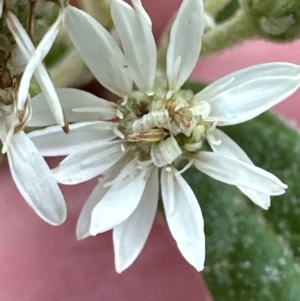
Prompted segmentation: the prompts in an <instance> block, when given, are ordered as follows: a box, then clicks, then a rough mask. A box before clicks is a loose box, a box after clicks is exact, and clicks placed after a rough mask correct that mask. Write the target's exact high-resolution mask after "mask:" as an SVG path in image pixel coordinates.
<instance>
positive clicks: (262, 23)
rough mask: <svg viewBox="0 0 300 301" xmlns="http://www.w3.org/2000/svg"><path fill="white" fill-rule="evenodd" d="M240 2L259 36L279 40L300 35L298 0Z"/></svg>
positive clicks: (299, 2)
mask: <svg viewBox="0 0 300 301" xmlns="http://www.w3.org/2000/svg"><path fill="white" fill-rule="evenodd" d="M240 4H241V6H242V8H243V9H244V10H245V11H246V12H247V13H248V14H249V15H250V16H251V18H252V19H253V23H254V25H255V27H256V30H257V34H258V35H260V36H261V37H263V38H266V39H270V40H275V41H281V42H285V41H291V40H295V39H297V38H299V37H300V1H299V0H264V1H261V0H240Z"/></svg>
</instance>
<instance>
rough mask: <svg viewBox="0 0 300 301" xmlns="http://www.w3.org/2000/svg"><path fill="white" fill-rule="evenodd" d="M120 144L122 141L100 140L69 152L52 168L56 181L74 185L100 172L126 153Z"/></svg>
mask: <svg viewBox="0 0 300 301" xmlns="http://www.w3.org/2000/svg"><path fill="white" fill-rule="evenodd" d="M121 144H122V141H113V142H100V143H99V144H96V145H93V146H91V147H88V148H86V149H81V150H79V151H77V152H74V153H71V155H69V156H67V157H66V158H65V159H64V160H63V161H62V162H61V163H60V164H59V165H58V166H57V167H56V168H55V169H53V170H52V171H53V175H54V177H55V179H56V181H57V182H59V183H62V184H66V185H74V184H78V183H82V182H85V181H88V180H90V179H92V178H94V177H96V176H98V175H100V174H102V173H103V172H105V171H106V170H108V169H109V168H111V167H112V166H113V165H115V164H116V163H117V162H118V161H119V160H120V159H121V158H122V157H124V155H125V154H126V152H123V151H122V150H121Z"/></svg>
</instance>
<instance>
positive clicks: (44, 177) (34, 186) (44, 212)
mask: <svg viewBox="0 0 300 301" xmlns="http://www.w3.org/2000/svg"><path fill="white" fill-rule="evenodd" d="M8 161H9V166H10V170H11V174H12V177H13V179H14V181H15V183H16V186H17V187H18V189H19V191H20V193H21V194H22V196H23V197H24V199H25V200H26V201H27V203H28V204H29V205H30V206H31V207H32V208H33V210H34V211H35V212H36V213H37V214H38V215H39V216H40V217H41V218H42V219H43V220H45V221H46V222H48V223H49V224H52V225H60V224H62V223H63V222H64V221H65V219H66V215H67V208H66V204H65V201H64V197H63V195H62V193H61V191H60V189H59V187H58V185H57V183H56V181H55V179H54V177H53V175H52V173H51V171H50V169H49V167H48V165H47V163H46V162H45V160H44V159H43V157H42V156H41V154H40V153H39V152H38V150H37V149H36V147H35V146H34V144H33V143H32V142H31V141H30V139H29V138H28V137H27V136H26V134H25V133H24V132H21V133H19V134H18V135H16V136H14V138H13V140H12V142H11V144H10V146H9V149H8Z"/></svg>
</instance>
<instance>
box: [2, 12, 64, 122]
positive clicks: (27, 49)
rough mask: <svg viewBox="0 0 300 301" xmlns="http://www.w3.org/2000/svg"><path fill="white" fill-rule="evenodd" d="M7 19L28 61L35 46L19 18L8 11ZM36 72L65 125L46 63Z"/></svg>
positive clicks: (49, 103) (55, 115) (56, 115)
mask: <svg viewBox="0 0 300 301" xmlns="http://www.w3.org/2000/svg"><path fill="white" fill-rule="evenodd" d="M5 20H6V22H7V25H8V27H9V29H10V31H11V33H12V34H13V36H14V39H15V41H16V43H17V45H18V46H19V48H20V51H22V53H23V55H24V57H25V58H26V59H27V61H29V60H30V58H31V55H32V54H33V53H34V52H35V48H34V45H33V44H32V42H31V40H30V38H29V36H28V34H27V32H26V30H25V29H24V28H23V26H22V24H21V23H20V21H19V20H18V18H17V17H16V16H15V15H14V14H13V13H11V12H10V11H8V12H7V13H6V19H5ZM34 74H35V77H36V79H37V80H38V82H39V85H40V86H41V88H42V90H43V92H44V93H45V96H46V99H47V101H48V105H49V107H50V109H51V111H52V113H53V115H54V117H55V120H56V121H57V123H58V124H60V125H61V126H65V120H64V114H63V111H62V108H61V105H60V102H59V99H58V96H57V94H56V91H55V88H54V86H53V83H52V81H51V78H50V76H49V74H48V72H47V70H46V68H45V67H44V65H43V64H39V65H38V66H37V68H36V70H35V72H34Z"/></svg>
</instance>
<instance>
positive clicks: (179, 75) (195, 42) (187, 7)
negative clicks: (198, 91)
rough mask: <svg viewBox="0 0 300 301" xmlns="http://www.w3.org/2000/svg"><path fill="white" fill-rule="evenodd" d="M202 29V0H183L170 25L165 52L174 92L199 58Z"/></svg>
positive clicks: (170, 83) (171, 87)
mask: <svg viewBox="0 0 300 301" xmlns="http://www.w3.org/2000/svg"><path fill="white" fill-rule="evenodd" d="M203 31H204V9H203V1H202V0H201V1H199V0H184V1H183V2H182V4H181V6H180V8H179V11H178V14H177V17H176V19H175V21H174V23H173V25H172V29H171V33H170V44H169V47H168V52H167V75H168V81H169V90H170V91H174V92H176V91H177V90H178V89H179V88H180V87H181V86H182V85H183V83H184V82H185V81H186V80H187V78H188V77H189V76H190V74H191V73H192V71H193V69H194V67H195V65H196V63H197V61H198V58H199V54H200V50H201V38H202V34H203ZM176 62H179V63H176ZM178 64H179V65H180V66H178ZM176 69H177V70H176Z"/></svg>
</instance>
